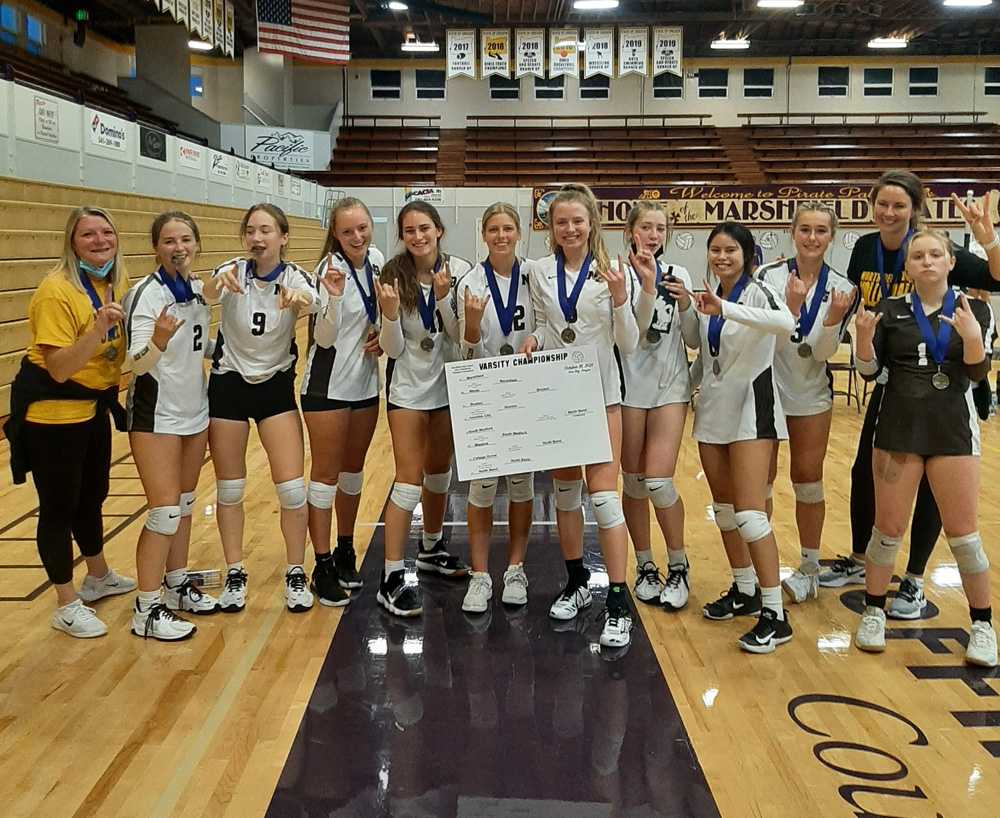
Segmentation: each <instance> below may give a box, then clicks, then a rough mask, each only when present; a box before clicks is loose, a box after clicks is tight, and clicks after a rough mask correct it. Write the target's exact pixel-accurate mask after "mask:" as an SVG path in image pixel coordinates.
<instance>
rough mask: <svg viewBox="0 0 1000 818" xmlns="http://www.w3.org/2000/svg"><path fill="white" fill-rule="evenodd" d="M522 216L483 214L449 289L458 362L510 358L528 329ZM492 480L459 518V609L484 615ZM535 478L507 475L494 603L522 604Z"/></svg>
mask: <svg viewBox="0 0 1000 818" xmlns="http://www.w3.org/2000/svg"><path fill="white" fill-rule="evenodd" d="M520 240H521V219H520V217H519V216H518V213H517V208H515V207H514V206H513V205H510V204H507V203H506V202H497V203H496V204H492V205H490V206H489V207H488V208H486V211H485V212H484V213H483V241H484V242H485V243H486V249H487V251H488V256H487V258H486V259H485V260H484V261H481V262H480V263H479V264H477V265H476V266H475V267H473V268H472V269H471V270H470V271H469V272H468V273H466V274H465V275H464V276H462V278H460V279H459V281H458V284H457V286H456V290H455V303H456V306H457V308H458V335H459V339H460V343H461V347H462V357H463V358H490V357H496V356H498V355H513V354H514V350H516V349H520V348H521V346H522V345H523V344H524V342H525V340H526V339H527V336H528V335H529V334H530V333H531V332H532V331H533V330H534V328H535V317H534V313H533V312H532V310H531V294H530V290H529V287H530V283H529V282H530V276H529V269H530V265H531V262H530V261H527V260H526V259H521V258H518V257H517V244H518V242H519V241H520ZM498 482H499V480H498V479H497V478H491V479H484V480H473V481H472V482H471V483H470V484H469V504H468V508H467V510H466V516H467V519H468V524H469V562H470V563H471V567H472V572H471V574H470V578H469V590H468V591H467V592H466V594H465V599H464V600H463V602H462V610H464V611H467V612H469V613H483V612H485V611H486V610H487V608H488V607H489V603H490V600H491V599H492V598H493V579H492V578H491V577H490V574H489V549H490V537H491V535H492V533H493V503H494V500H495V498H496V493H497V483H498ZM534 499H535V475H534V474H533V473H529V474H512V475H508V476H507V500H508V505H507V532H508V536H509V540H508V544H507V569H506V571H504V574H503V592H502V595H501V599H502V600H503V602H504V603H505V604H507V605H524V604H525V603H527V601H528V578H527V576H526V575H525V573H524V555H525V552H526V551H527V548H528V535H529V533H530V531H531V515H532V506H533V504H534Z"/></svg>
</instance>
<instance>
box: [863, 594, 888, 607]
mask: <svg viewBox="0 0 1000 818" xmlns="http://www.w3.org/2000/svg"><path fill="white" fill-rule="evenodd" d="M885 596H886V595H885V594H882V595H881V596H879V595H876V594H869V593H868V592H867V591H866V592H865V607H866V608H879V609H882V610H884V609H885Z"/></svg>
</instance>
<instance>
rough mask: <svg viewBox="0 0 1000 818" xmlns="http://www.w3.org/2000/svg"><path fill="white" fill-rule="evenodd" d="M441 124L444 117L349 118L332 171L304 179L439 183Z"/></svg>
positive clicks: (333, 182)
mask: <svg viewBox="0 0 1000 818" xmlns="http://www.w3.org/2000/svg"><path fill="white" fill-rule="evenodd" d="M440 120H441V117H439V116H434V117H381V116H379V117H374V116H365V117H363V116H356V117H346V118H345V120H344V124H343V125H342V126H341V128H340V131H339V132H338V134H337V144H336V147H335V148H334V151H333V156H332V157H331V159H330V164H329V166H328V170H326V171H314V172H310V173H303V174H301V175H302V176H303V177H304V178H306V179H311V180H312V181H315V182H319V183H320V184H323V185H340V186H343V185H356V186H364V185H385V186H398V185H409V184H414V183H418V182H419V183H421V184H434V183H435V179H436V177H437V165H438V143H439V141H440V128H439V125H440ZM408 121H410V124H407V122H408Z"/></svg>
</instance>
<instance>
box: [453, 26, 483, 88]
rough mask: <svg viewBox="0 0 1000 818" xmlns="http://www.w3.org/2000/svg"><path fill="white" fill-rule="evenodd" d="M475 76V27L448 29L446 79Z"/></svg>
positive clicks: (473, 77)
mask: <svg viewBox="0 0 1000 818" xmlns="http://www.w3.org/2000/svg"><path fill="white" fill-rule="evenodd" d="M454 77H471V78H472V79H475V78H476V31H475V29H472V28H469V29H465V28H463V29H451V28H449V29H448V79H452V78H454Z"/></svg>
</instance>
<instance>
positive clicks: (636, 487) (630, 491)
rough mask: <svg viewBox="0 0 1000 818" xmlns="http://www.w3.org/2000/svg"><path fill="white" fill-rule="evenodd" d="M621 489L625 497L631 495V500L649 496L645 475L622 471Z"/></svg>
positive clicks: (643, 498)
mask: <svg viewBox="0 0 1000 818" xmlns="http://www.w3.org/2000/svg"><path fill="white" fill-rule="evenodd" d="M622 491H623V492H624V493H625V496H626V497H631V498H632V499H633V500H645V499H646V498H647V497H649V488H648V487H647V486H646V475H644V474H633V473H632V472H627V471H623V472H622Z"/></svg>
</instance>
